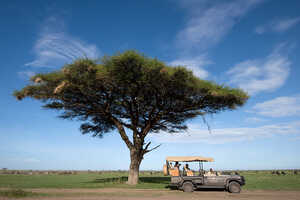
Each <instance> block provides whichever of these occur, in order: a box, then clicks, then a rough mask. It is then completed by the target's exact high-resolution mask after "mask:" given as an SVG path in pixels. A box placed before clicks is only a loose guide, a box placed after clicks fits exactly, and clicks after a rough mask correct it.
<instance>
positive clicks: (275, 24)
mask: <svg viewBox="0 0 300 200" xmlns="http://www.w3.org/2000/svg"><path fill="white" fill-rule="evenodd" d="M299 22H300V17H295V18H286V19H280V20H274V21H272V22H270V23H267V24H264V25H260V26H258V27H256V28H255V32H256V33H257V34H263V33H266V32H277V33H281V32H285V31H287V30H289V29H291V28H292V27H294V26H295V25H297V24H298V23H299Z"/></svg>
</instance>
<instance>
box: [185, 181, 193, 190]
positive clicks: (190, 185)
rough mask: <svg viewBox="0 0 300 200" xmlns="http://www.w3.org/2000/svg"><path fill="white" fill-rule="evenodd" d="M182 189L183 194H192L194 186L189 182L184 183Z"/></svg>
mask: <svg viewBox="0 0 300 200" xmlns="http://www.w3.org/2000/svg"><path fill="white" fill-rule="evenodd" d="M182 189H183V191H184V192H193V191H194V186H193V184H192V183H191V182H185V183H183V185H182Z"/></svg>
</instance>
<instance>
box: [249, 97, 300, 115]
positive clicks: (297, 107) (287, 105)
mask: <svg viewBox="0 0 300 200" xmlns="http://www.w3.org/2000/svg"><path fill="white" fill-rule="evenodd" d="M250 112H253V113H256V114H259V115H262V116H267V117H289V116H300V95H297V96H290V97H289V96H282V97H277V98H275V99H272V100H269V101H265V102H262V103H257V104H256V105H255V106H254V107H253V109H252V110H251V111H250Z"/></svg>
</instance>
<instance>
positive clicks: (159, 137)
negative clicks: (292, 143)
mask: <svg viewBox="0 0 300 200" xmlns="http://www.w3.org/2000/svg"><path fill="white" fill-rule="evenodd" d="M188 127H190V128H189V130H188V131H187V132H186V133H177V134H168V133H161V134H151V136H150V137H151V138H152V139H154V140H155V141H156V142H159V143H209V144H222V143H227V142H237V141H244V140H253V139H256V138H257V139H258V138H266V137H272V136H275V135H285V136H292V135H293V136H294V135H299V134H300V121H295V122H290V123H278V124H270V125H264V126H258V127H254V128H251V127H241V128H223V129H212V130H211V133H209V131H208V130H207V129H205V128H203V126H201V125H197V124H189V125H188Z"/></svg>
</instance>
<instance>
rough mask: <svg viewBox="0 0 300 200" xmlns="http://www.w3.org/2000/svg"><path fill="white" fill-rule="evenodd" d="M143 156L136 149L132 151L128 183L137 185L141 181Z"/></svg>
mask: <svg viewBox="0 0 300 200" xmlns="http://www.w3.org/2000/svg"><path fill="white" fill-rule="evenodd" d="M141 161H142V157H141V156H140V154H139V153H138V152H137V151H136V150H131V151H130V166H129V175H128V181H127V184H129V185H136V184H138V182H139V171H140V164H141Z"/></svg>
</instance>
